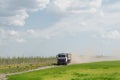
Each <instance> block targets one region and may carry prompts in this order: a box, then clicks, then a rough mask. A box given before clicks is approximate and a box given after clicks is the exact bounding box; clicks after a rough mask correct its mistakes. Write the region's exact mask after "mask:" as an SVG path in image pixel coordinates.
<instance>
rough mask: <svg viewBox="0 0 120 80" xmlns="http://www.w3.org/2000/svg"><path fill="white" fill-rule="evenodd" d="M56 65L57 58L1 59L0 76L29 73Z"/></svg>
mask: <svg viewBox="0 0 120 80" xmlns="http://www.w3.org/2000/svg"><path fill="white" fill-rule="evenodd" d="M55 63H56V58H55V57H13V58H9V57H8V58H0V74H3V73H14V72H21V71H27V70H31V69H36V68H39V67H42V66H50V65H53V64H55Z"/></svg>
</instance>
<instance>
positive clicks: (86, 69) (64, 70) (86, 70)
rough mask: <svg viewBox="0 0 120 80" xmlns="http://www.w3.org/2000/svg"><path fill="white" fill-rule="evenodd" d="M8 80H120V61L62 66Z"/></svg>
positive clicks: (12, 77) (10, 77)
mask: <svg viewBox="0 0 120 80" xmlns="http://www.w3.org/2000/svg"><path fill="white" fill-rule="evenodd" d="M8 80H120V61H107V62H94V63H84V64H75V65H68V66H60V67H56V68H51V69H45V70H40V71H34V72H29V73H24V74H17V75H12V76H8Z"/></svg>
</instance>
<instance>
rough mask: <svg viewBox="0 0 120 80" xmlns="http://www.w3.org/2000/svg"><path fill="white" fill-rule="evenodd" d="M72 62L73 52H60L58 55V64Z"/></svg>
mask: <svg viewBox="0 0 120 80" xmlns="http://www.w3.org/2000/svg"><path fill="white" fill-rule="evenodd" d="M70 62H71V54H70V53H59V54H58V55H57V64H58V65H67V64H68V63H70Z"/></svg>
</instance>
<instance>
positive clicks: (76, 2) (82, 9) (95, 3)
mask: <svg viewBox="0 0 120 80" xmlns="http://www.w3.org/2000/svg"><path fill="white" fill-rule="evenodd" d="M51 2H52V5H51V6H52V8H53V9H55V11H56V10H57V11H58V12H62V13H73V14H74V13H75V14H76V13H77V14H78V13H79V14H80V13H96V12H99V10H100V7H101V5H102V0H53V1H51ZM56 8H57V9H56ZM50 9H51V8H50Z"/></svg>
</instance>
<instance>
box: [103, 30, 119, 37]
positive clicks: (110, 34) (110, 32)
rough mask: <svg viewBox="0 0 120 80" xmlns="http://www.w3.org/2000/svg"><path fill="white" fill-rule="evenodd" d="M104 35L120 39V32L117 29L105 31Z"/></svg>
mask: <svg viewBox="0 0 120 80" xmlns="http://www.w3.org/2000/svg"><path fill="white" fill-rule="evenodd" d="M102 37H103V38H107V39H120V32H119V31H117V30H114V31H109V32H106V33H104V34H103V35H102Z"/></svg>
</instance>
